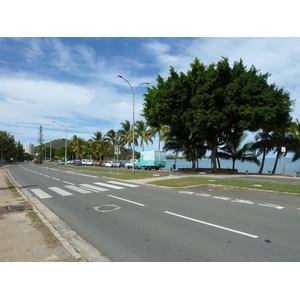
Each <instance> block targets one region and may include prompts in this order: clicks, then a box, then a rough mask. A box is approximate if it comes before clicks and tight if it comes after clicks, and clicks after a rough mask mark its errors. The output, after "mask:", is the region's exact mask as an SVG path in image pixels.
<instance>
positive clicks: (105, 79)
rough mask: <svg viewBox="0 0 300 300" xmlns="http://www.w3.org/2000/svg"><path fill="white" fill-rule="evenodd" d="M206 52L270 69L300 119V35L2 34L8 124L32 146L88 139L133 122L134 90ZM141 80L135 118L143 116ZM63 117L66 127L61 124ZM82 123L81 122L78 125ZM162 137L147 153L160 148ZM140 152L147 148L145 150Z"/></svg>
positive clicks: (0, 93)
mask: <svg viewBox="0 0 300 300" xmlns="http://www.w3.org/2000/svg"><path fill="white" fill-rule="evenodd" d="M196 57H198V58H199V59H200V61H202V62H203V63H205V64H210V63H212V62H218V61H219V60H220V59H221V58H222V57H228V58H229V60H230V63H233V62H234V61H237V60H239V59H242V60H243V61H244V64H245V65H246V66H247V67H248V68H249V67H250V66H251V65H254V66H255V67H256V68H258V69H260V71H261V72H262V73H266V72H269V73H270V74H271V76H270V78H269V82H270V83H273V82H274V83H275V84H276V85H277V86H278V87H283V88H284V89H285V90H287V91H288V92H290V96H291V98H292V99H295V100H296V104H295V106H294V111H293V113H292V115H293V117H294V119H295V118H298V119H299V120H300V86H299V84H298V82H299V78H300V38H297V37H292V38H288V37H283V38H279V37H271V38H262V37H232V38H230V37H169V38H164V37H145V38H143V37H85V38H78V37H70V38H67V37H20V38H19V37H4V38H0V107H1V120H0V129H1V130H4V131H7V132H9V133H11V134H13V135H14V137H15V140H17V141H20V142H21V143H22V144H23V145H24V146H25V144H26V143H32V144H35V145H37V144H38V141H37V136H38V132H39V127H40V125H42V127H43V134H44V140H45V142H47V141H49V139H51V140H54V139H56V138H64V137H65V134H66V130H65V129H64V127H63V126H61V125H64V126H65V127H66V128H68V127H69V126H71V127H70V128H69V129H68V138H71V137H72V136H73V135H75V134H76V135H77V136H79V137H82V138H84V139H86V140H88V139H90V138H91V136H93V134H94V132H96V131H101V132H102V133H103V134H105V133H106V132H107V131H109V130H110V129H114V130H116V131H117V130H119V129H121V122H124V121H125V120H129V121H130V122H132V120H133V96H132V91H131V89H130V86H129V85H128V83H127V82H126V81H125V80H123V79H121V78H119V77H118V76H117V75H118V74H121V75H122V76H123V77H124V78H126V79H127V80H128V81H129V82H130V84H131V85H132V87H133V88H135V87H137V86H138V85H139V84H141V83H146V82H150V84H149V85H148V86H150V87H152V86H155V85H156V79H157V75H158V74H160V75H161V76H163V77H164V78H167V76H168V75H169V68H170V66H173V67H174V68H175V69H176V71H178V72H181V71H182V72H185V73H186V72H187V70H188V69H189V68H190V63H191V62H192V61H193V60H194V59H195V58H196ZM146 92H147V85H146V84H145V85H141V86H140V87H139V88H138V89H137V91H136V96H135V120H143V117H142V116H141V110H142V108H143V94H144V93H146ZM52 121H55V122H58V123H60V124H61V125H58V124H56V123H53V122H52ZM76 124H80V126H73V125H76ZM157 144H158V143H157V140H155V141H154V143H153V145H151V143H150V144H149V146H148V147H146V150H157V149H158V145H157ZM137 150H139V148H137Z"/></svg>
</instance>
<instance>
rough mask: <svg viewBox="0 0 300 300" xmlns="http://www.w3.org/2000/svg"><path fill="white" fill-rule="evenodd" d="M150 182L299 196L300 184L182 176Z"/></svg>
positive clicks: (159, 184) (162, 184)
mask: <svg viewBox="0 0 300 300" xmlns="http://www.w3.org/2000/svg"><path fill="white" fill-rule="evenodd" d="M151 184H153V185H156V186H164V187H173V188H179V187H187V186H196V185H220V186H225V187H233V188H239V189H243V188H247V189H255V190H265V191H274V192H279V193H294V194H298V195H299V196H300V184H296V183H295V184H293V183H283V182H269V181H261V180H259V181H258V180H242V179H231V178H228V179H227V178H215V177H183V178H180V179H166V180H162V181H154V182H151Z"/></svg>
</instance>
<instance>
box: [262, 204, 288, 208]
mask: <svg viewBox="0 0 300 300" xmlns="http://www.w3.org/2000/svg"><path fill="white" fill-rule="evenodd" d="M258 205H261V206H267V207H272V208H276V209H283V208H284V207H283V206H280V205H277V204H270V203H266V204H258Z"/></svg>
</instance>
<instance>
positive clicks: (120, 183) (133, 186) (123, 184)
mask: <svg viewBox="0 0 300 300" xmlns="http://www.w3.org/2000/svg"><path fill="white" fill-rule="evenodd" d="M107 182H108V183H113V184H118V185H122V186H126V187H132V188H136V187H139V185H136V184H132V183H125V182H119V181H113V180H110V181H107Z"/></svg>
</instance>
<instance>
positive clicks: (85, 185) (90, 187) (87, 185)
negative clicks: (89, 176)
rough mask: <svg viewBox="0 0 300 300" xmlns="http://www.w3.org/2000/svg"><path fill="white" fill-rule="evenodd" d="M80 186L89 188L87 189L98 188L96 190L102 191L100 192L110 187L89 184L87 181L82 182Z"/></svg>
mask: <svg viewBox="0 0 300 300" xmlns="http://www.w3.org/2000/svg"><path fill="white" fill-rule="evenodd" d="M80 186H81V187H83V188H87V189H91V190H96V191H100V192H105V191H109V190H108V189H104V188H101V187H99V186H94V185H91V184H87V183H82V184H80Z"/></svg>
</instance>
